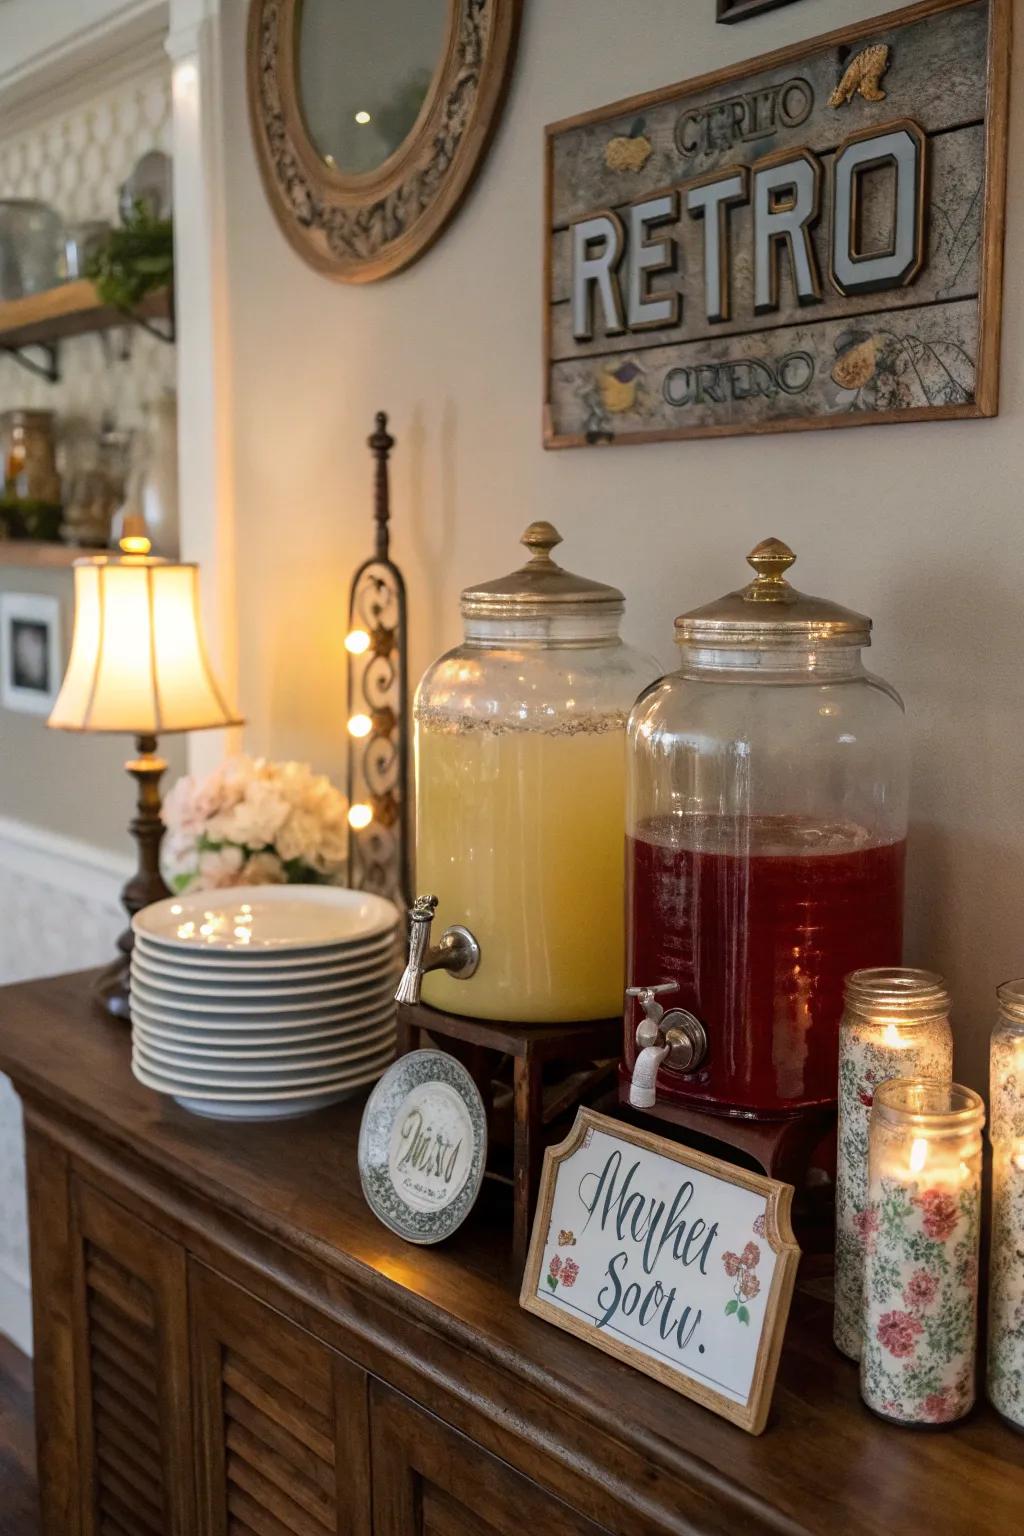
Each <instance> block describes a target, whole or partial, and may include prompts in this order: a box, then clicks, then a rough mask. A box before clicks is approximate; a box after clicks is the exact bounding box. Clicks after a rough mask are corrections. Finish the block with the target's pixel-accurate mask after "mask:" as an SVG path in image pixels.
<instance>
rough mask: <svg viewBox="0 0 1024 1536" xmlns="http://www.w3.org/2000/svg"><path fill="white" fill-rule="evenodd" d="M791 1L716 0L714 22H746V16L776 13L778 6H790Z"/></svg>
mask: <svg viewBox="0 0 1024 1536" xmlns="http://www.w3.org/2000/svg"><path fill="white" fill-rule="evenodd" d="M792 3H793V0H717V10H716V14H715V20H716V21H724V22H732V21H746V19H747V17H748V16H760V15H761V13H762V11H777V10H778V9H779V7H780V6H783V5H792Z"/></svg>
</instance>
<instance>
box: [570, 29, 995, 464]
mask: <svg viewBox="0 0 1024 1536" xmlns="http://www.w3.org/2000/svg"><path fill="white" fill-rule="evenodd" d="M1009 46H1010V10H1009V0H922V3H920V4H917V5H912V6H909V7H907V8H906V9H904V10H902V11H898V12H895V13H893V14H890V15H889V16H884V17H881V18H876V19H874V20H872V21H871V22H869V23H866V24H863V25H860V26H857V27H851V28H844V29H843V30H842V31H840V32H834V33H831V34H829V35H828V36H826V37H820V38H817V39H815V40H814V41H811V42H809V43H802V44H800V45H799V46H798V47H795V48H787V49H783V50H782V51H780V52H778V53H774V54H768V55H765V56H764V57H762V58H760V59H755V60H753V61H752V62H751V63H749V64H745V65H742V66H740V67H733V68H731V69H728V70H724V71H722V72H720V73H718V74H714V75H708V76H705V77H703V78H702V79H698V80H691V81H689V82H686V83H684V84H682V85H676V86H670V87H668V88H667V89H664V90H660V91H655V92H652V93H650V94H648V95H646V96H640V97H634V98H633V99H632V100H629V101H625V102H619V103H617V104H616V105H614V106H611V107H606V108H602V109H601V110H599V111H596V112H590V113H586V114H585V115H584V116H582V117H577V118H572V119H569V120H568V121H566V122H562V123H556V124H554V125H553V126H551V127H549V128H548V130H547V146H546V147H547V225H546V227H547V231H548V235H547V263H546V290H547V297H548V303H547V309H546V325H545V362H546V377H547V397H546V404H545V442H546V444H547V445H548V446H550V447H574V446H581V445H586V444H591V443H619V442H623V443H628V442H651V441H655V440H658V439H663V438H675V437H680V438H683V437H705V436H712V435H725V434H732V433H739V432H777V431H789V430H793V429H798V428H808V427H828V426H860V425H864V424H866V423H869V422H879V421H886V422H892V421H913V420H922V419H935V418H940V419H943V418H949V417H954V416H993V415H995V414H996V410H997V407H998V381H999V330H1000V307H1001V287H1002V245H1003V223H1004V203H1005V162H1006V125H1007V92H1008V75H1009Z"/></svg>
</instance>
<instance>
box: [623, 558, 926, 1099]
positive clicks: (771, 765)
mask: <svg viewBox="0 0 1024 1536" xmlns="http://www.w3.org/2000/svg"><path fill="white" fill-rule="evenodd" d="M795 558H796V557H795V556H794V554H793V552H792V550H790V549H788V548H787V546H786V545H785V544H783V543H781V542H780V541H779V540H778V539H767V540H765V542H764V543H762V544H759V545H758V546H757V548H756V549H755V550H754V551H753V552H752V553H751V555H750V556H749V557H748V560H749V563H750V565H751V566H752V567H753V570H754V578H753V580H752V581H750V582H748V584H747V585H746V586H745V587H743V588H741V589H740V590H739V591H736V592H732V593H730V594H728V595H727V596H725V597H723V598H720V599H718V600H717V601H716V602H713V603H710V604H708V605H707V606H706V607H702V608H697V609H695V610H694V611H693V612H691V613H685V614H683V615H682V617H681V618H679V619H677V620H676V638H677V641H678V643H679V647H680V652H681V665H680V667H679V670H678V671H676V672H674V673H672V674H671V675H670V676H667V677H664V678H662V679H661V681H660V682H659V683H658V684H657V685H656V686H655V687H653V688H650V689H648V691H647V692H646V693H645V694H644V695H643V697H642V698H641V699H640V700H639V702H638V704H637V706H636V708H635V709H634V710H633V713H632V716H631V719H630V725H629V805H628V855H627V903H628V913H629V917H628V939H627V945H628V949H627V980H628V983H629V985H630V987H631V988H633V989H637V990H639V989H645V988H646V989H650V988H651V987H654V986H665V987H671V988H672V991H671V996H667V997H666V1006H670V1007H671V1008H672V1009H678V1010H679V1012H680V1014H681V1015H686V1016H689V1017H690V1019H691V1022H692V1023H693V1024H694V1026H695V1027H696V1028H698V1029H699V1026H702V1027H703V1036H704V1037H706V1045H705V1046H702V1047H701V1050H700V1051H698V1052H697V1057H698V1059H696V1060H694V1059H693V1052H692V1051H690V1050H688V1051H687V1052H686V1053H684V1056H683V1065H674V1064H673V1055H674V1054H675V1053H670V1052H663V1057H664V1059H663V1060H661V1062H660V1065H659V1066H658V1070H657V1082H656V1089H655V1093H656V1097H655V1104H654V1108H653V1112H654V1113H655V1114H657V1112H658V1105H659V1104H671V1103H673V1102H674V1103H676V1104H681V1105H684V1106H688V1107H690V1108H699V1109H704V1110H707V1111H709V1112H712V1113H716V1114H725V1115H736V1116H743V1117H749V1118H753V1119H774V1118H779V1117H785V1116H790V1115H794V1114H799V1113H801V1112H802V1111H808V1112H810V1111H812V1110H814V1111H818V1110H820V1109H821V1108H822V1107H823V1106H828V1105H831V1104H833V1103H835V1101H836V1074H837V1065H838V1041H839V1021H840V1017H841V1014H842V1008H843V981H844V978H845V977H846V976H847V975H848V974H849V973H850V972H851V971H855V970H858V969H861V968H863V967H867V966H893V965H898V964H899V963H900V960H901V958H902V936H903V867H904V851H905V846H906V828H907V796H908V753H907V738H906V729H905V721H904V712H903V705H902V703H901V701H900V698H899V695H898V694H897V693H896V691H895V689H893V688H892V687H891V686H890V685H889V684H888V683H886V682H883V681H882V680H881V679H880V678H878V677H874V676H872V675H871V674H870V673H869V672H867V671H866V670H865V668H864V665H863V660H862V652H863V650H864V648H865V647H866V646H868V645H869V644H870V643H871V621H870V619H868V618H865V617H864V616H863V615H862V614H859V613H855V612H853V611H852V610H850V609H848V608H842V607H840V606H839V605H838V604H837V603H834V602H830V601H826V600H825V599H823V598H818V597H810V596H807V595H805V594H804V593H801V592H798V591H797V590H796V589H795V588H794V587H793V586H791V585H790V583H789V581H788V580H787V577H786V573H787V571H788V570H789V568H790V566H791V565H792V564H793V562H794V560H795ZM641 1004H642V999H637V1000H636V1001H634V999H633V998H630V999H629V1000H628V1003H627V1010H626V1018H625V1065H624V1071H625V1073H626V1074H627V1076H630V1077H631V1078H632V1079H633V1081H634V1083H635V1081H636V1080H637V1078H638V1077H639V1076H642V1077H644V1085H643V1088H642V1092H643V1093H644V1094H645V1095H648V1096H649V1095H650V1092H651V1086H650V1084H648V1083H647V1082H646V1078H647V1077H648V1076H649V1075H650V1073H649V1072H648V1071H647V1066H646V1063H645V1062H642V1063H641V1064H640V1067H639V1069H638V1067H637V1061H638V1057H639V1056H640V1044H642V1041H641V1042H640V1043H638V1041H637V1028H638V1025H639V1026H640V1028H641V1031H642V1030H643V1028H644V1021H643V1019H642V1017H641ZM646 1101H647V1102H649V1097H648V1098H647V1099H646ZM634 1102H640V1099H639V1098H635V1099H634Z"/></svg>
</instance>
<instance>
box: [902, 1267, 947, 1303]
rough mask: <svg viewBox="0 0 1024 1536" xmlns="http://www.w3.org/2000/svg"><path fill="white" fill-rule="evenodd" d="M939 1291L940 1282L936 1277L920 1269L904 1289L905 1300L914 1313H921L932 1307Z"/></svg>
mask: <svg viewBox="0 0 1024 1536" xmlns="http://www.w3.org/2000/svg"><path fill="white" fill-rule="evenodd" d="M938 1289H939V1282H938V1281H937V1280H936V1279H935V1276H934V1275H930V1274H928V1272H927V1270H924V1269H918V1270H915V1271H914V1273H913V1274H912V1275H911V1277H910V1279H909V1280H908V1281H907V1283H906V1285H905V1286H904V1288H903V1300H904V1301H905V1302H906V1304H907V1306H908V1307H910V1308H911V1310H912V1311H915V1312H919V1311H921V1310H922V1309H923V1308H924V1307H930V1306H931V1304H932V1302H933V1301H934V1300H935V1293H936V1291H937V1290H938Z"/></svg>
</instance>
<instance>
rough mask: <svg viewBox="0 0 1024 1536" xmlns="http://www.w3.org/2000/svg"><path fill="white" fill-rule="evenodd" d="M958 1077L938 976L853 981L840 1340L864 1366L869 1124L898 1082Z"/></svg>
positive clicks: (865, 973) (839, 1235) (848, 1015)
mask: <svg viewBox="0 0 1024 1536" xmlns="http://www.w3.org/2000/svg"><path fill="white" fill-rule="evenodd" d="M952 1076H953V1033H952V1030H951V1029H950V1024H949V992H948V991H947V989H946V986H945V983H944V982H943V980H942V977H941V976H937V975H935V973H934V972H933V971H917V970H911V969H909V968H906V967H903V968H897V967H883V968H877V967H876V968H873V969H870V970H862V971H853V972H852V973H851V974H850V975H849V976H848V977H847V978H846V986H845V990H844V1012H843V1021H842V1024H841V1026H840V1030H839V1138H838V1159H837V1164H836V1273H835V1286H836V1303H835V1316H834V1319H833V1330H832V1331H833V1338H834V1339H835V1343H836V1346H837V1348H839V1349H841V1350H842V1352H843V1354H844V1355H849V1357H850V1359H851V1360H859V1359H860V1348H861V1325H862V1316H863V1298H864V1245H865V1241H866V1238H867V1225H866V1224H867V1222H868V1220H869V1218H868V1117H869V1115H870V1114H871V1104H872V1100H873V1098H874V1095H875V1090H876V1089H877V1088H878V1086H879V1084H880V1083H884V1082H886V1081H887V1079H889V1078H892V1077H935V1078H939V1079H944V1080H946V1081H949V1080H950V1079H951V1078H952Z"/></svg>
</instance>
